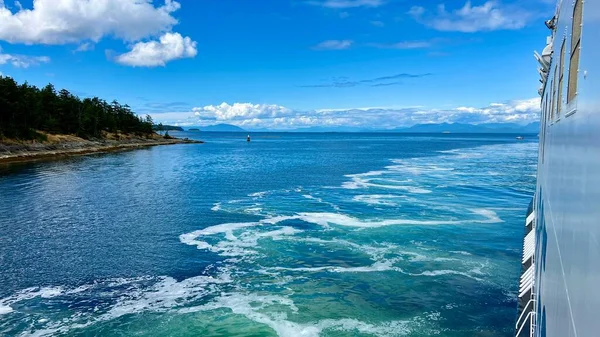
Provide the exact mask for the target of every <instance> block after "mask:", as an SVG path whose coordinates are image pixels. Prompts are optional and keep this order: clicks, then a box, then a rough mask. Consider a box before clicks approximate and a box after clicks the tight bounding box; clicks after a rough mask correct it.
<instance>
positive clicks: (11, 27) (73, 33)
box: [0, 0, 180, 45]
mask: <svg viewBox="0 0 600 337" xmlns="http://www.w3.org/2000/svg"><path fill="white" fill-rule="evenodd" d="M179 7H180V5H179V3H178V2H176V1H174V0H165V2H164V4H163V5H162V6H160V7H154V4H153V1H152V0H35V1H34V2H33V8H32V9H24V8H21V9H19V10H18V11H17V12H16V13H13V12H11V10H10V9H8V7H7V6H6V5H5V4H4V3H3V1H0V40H4V41H8V42H10V43H24V44H54V45H55V44H67V43H78V42H81V41H85V40H91V41H94V42H98V41H99V40H100V39H102V38H103V37H105V36H114V37H116V38H119V39H123V40H126V41H137V40H140V39H143V38H147V37H150V36H156V35H159V34H161V33H164V32H167V31H170V30H171V28H172V27H173V26H174V25H176V24H177V20H176V19H175V18H174V17H173V16H172V15H171V13H173V12H174V11H176V10H178V9H179Z"/></svg>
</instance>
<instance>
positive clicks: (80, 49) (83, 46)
mask: <svg viewBox="0 0 600 337" xmlns="http://www.w3.org/2000/svg"><path fill="white" fill-rule="evenodd" d="M94 48H95V46H94V44H93V43H91V42H84V43H82V44H80V45H79V46H78V47H77V49H75V50H74V51H75V52H84V51H90V50H94Z"/></svg>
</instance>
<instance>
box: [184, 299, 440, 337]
mask: <svg viewBox="0 0 600 337" xmlns="http://www.w3.org/2000/svg"><path fill="white" fill-rule="evenodd" d="M273 305H283V306H287V307H289V308H290V310H291V311H292V314H295V313H296V312H297V311H298V309H297V308H296V306H295V305H294V303H293V302H292V301H291V300H290V299H289V298H285V297H280V296H257V295H253V294H239V293H233V294H223V295H222V296H221V297H219V298H218V299H216V300H215V301H214V302H212V303H209V304H207V305H203V306H199V307H194V308H186V309H181V310H180V311H179V312H180V313H190V312H199V311H210V310H216V309H220V308H228V309H230V310H231V311H232V312H233V313H234V314H238V315H242V316H244V317H246V318H248V319H250V320H252V321H254V322H257V323H260V324H264V325H266V326H268V327H270V328H271V329H273V330H274V331H275V333H276V334H277V336H279V337H319V336H321V334H322V333H323V332H324V331H326V330H334V331H346V332H354V333H355V332H359V333H361V334H368V335H374V336H382V337H383V336H403V335H406V334H409V333H410V332H411V331H412V329H411V328H410V325H411V324H415V323H416V324H417V325H420V324H421V321H422V320H423V319H422V318H420V317H417V318H415V319H413V320H411V321H388V322H382V323H379V324H371V323H366V322H362V321H359V320H356V319H350V318H346V319H325V320H321V321H318V322H315V323H304V324H303V323H296V322H292V321H291V320H289V319H288V314H287V313H285V312H269V311H268V310H265V309H268V308H269V307H270V306H273ZM436 314H437V315H438V316H439V313H425V317H427V318H428V320H437V316H436Z"/></svg>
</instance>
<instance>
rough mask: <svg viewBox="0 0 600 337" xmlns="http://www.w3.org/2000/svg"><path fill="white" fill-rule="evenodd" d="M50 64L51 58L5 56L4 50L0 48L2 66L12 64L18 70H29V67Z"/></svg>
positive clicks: (0, 63)
mask: <svg viewBox="0 0 600 337" xmlns="http://www.w3.org/2000/svg"><path fill="white" fill-rule="evenodd" d="M48 62H50V58H49V57H48V56H27V55H11V54H3V53H2V48H0V65H2V64H11V65H12V66H13V67H17V68H29V66H34V65H38V64H41V63H48Z"/></svg>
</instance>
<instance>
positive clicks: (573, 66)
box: [567, 0, 583, 103]
mask: <svg viewBox="0 0 600 337" xmlns="http://www.w3.org/2000/svg"><path fill="white" fill-rule="evenodd" d="M582 16H583V4H582V1H581V0H576V1H575V6H574V8H573V27H571V53H570V54H571V59H570V61H569V88H568V91H567V103H569V102H571V101H572V100H573V99H574V98H575V96H577V74H578V72H579V48H580V44H581V23H582V19H583V18H582Z"/></svg>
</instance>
